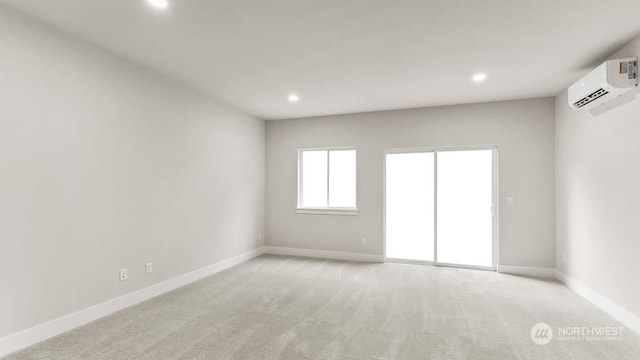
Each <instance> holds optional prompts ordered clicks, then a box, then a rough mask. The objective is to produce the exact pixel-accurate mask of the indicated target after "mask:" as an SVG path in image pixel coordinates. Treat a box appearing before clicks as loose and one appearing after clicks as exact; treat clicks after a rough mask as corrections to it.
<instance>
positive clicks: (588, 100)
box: [573, 88, 609, 109]
mask: <svg viewBox="0 0 640 360" xmlns="http://www.w3.org/2000/svg"><path fill="white" fill-rule="evenodd" d="M608 93H609V92H608V91H607V90H605V89H602V88H600V89H598V90H596V91H594V92H592V93H591V94H589V95H587V96H585V97H583V98H582V99H580V100H578V101H576V102H575V103H573V106H574V107H576V108H578V109H580V108H581V107H583V106H585V105H587V104H589V103H591V102H593V101H596V100H598V99H599V98H601V97H603V96H605V95H607V94H608Z"/></svg>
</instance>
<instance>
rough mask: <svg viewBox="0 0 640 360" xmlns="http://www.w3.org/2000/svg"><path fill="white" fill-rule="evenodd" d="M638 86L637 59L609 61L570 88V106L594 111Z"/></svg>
mask: <svg viewBox="0 0 640 360" xmlns="http://www.w3.org/2000/svg"><path fill="white" fill-rule="evenodd" d="M637 86H638V58H637V57H631V58H624V59H617V60H609V61H606V62H605V63H604V64H602V65H600V66H598V67H597V68H595V70H593V71H592V72H590V73H589V74H588V75H587V76H585V77H583V78H582V79H580V80H578V81H576V82H575V83H574V84H573V85H571V86H570V87H569V105H570V106H571V107H573V108H574V109H593V108H595V107H598V106H600V105H603V104H604V103H606V102H609V101H611V100H613V99H615V98H617V97H618V96H621V95H623V94H625V93H627V92H629V91H631V90H633V89H635V88H636V87H637Z"/></svg>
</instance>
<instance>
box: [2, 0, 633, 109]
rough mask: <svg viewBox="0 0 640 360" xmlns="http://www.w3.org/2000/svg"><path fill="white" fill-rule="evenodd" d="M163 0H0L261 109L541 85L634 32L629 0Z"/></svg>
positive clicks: (504, 95)
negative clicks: (157, 0)
mask: <svg viewBox="0 0 640 360" xmlns="http://www.w3.org/2000/svg"><path fill="white" fill-rule="evenodd" d="M169 1H170V2H171V5H170V9H169V10H168V11H166V12H159V11H157V10H154V9H152V8H150V7H148V6H147V4H146V0H101V1H98V0H0V2H3V3H6V4H9V5H10V6H13V7H15V8H18V9H21V10H23V11H24V12H26V13H29V14H32V15H34V16H35V17H38V18H40V19H41V20H44V21H45V22H49V23H51V24H54V25H56V26H58V27H61V28H63V29H65V30H66V31H68V32H71V33H73V34H75V35H77V36H79V37H82V38H84V39H87V40H90V41H91V42H94V43H96V44H98V45H100V46H102V47H105V48H107V49H110V50H112V51H114V52H116V53H118V54H120V55H122V56H124V57H127V58H130V59H133V60H135V61H137V62H139V63H142V64H145V65H147V66H149V67H151V68H153V69H155V70H157V71H160V72H162V73H165V74H167V75H170V76H172V77H175V78H178V79H180V80H182V81H184V82H187V83H189V84H191V85H193V86H195V87H197V88H199V89H201V90H202V91H204V92H206V93H208V94H210V95H212V96H214V97H216V98H218V99H221V100H222V101H224V102H227V103H230V104H232V105H235V106H236V107H238V108H240V109H242V110H244V111H246V112H248V113H251V114H253V115H256V116H258V117H261V118H264V119H282V118H294V117H306V116H313V115H328V114H338V113H352V112H364V111H375V110H387V109H398V108H410V107H421V106H434V105H446V104H462V103H474V102H485V101H495V100H506V99H518V98H530V97H542V96H551V95H555V94H557V93H558V92H560V91H561V90H562V89H563V88H565V87H566V86H568V85H569V84H570V83H572V82H573V81H575V80H576V79H577V78H578V77H580V76H581V75H582V74H583V73H585V72H586V71H588V70H589V69H590V68H591V67H593V66H594V65H596V64H597V63H598V62H600V61H601V60H604V57H605V56H606V55H608V54H609V53H611V52H612V51H614V50H615V49H616V48H617V47H619V46H621V45H622V44H624V43H625V42H626V41H629V40H631V38H632V37H633V36H635V35H637V34H638V33H639V32H640V21H638V20H639V18H640V16H639V14H640V1H638V0H607V1H602V0H581V1H578V0H533V1H524V0H484V1H480V0H315V1H313V0H253V1H241V0H215V1H214V0H169ZM478 71H483V72H486V73H487V74H488V75H489V78H488V80H487V81H486V83H485V84H482V85H475V84H472V83H471V81H470V77H471V75H472V74H473V73H475V72H478ZM292 92H296V93H299V94H300V96H301V100H300V102H299V103H297V104H289V103H288V101H287V95H288V94H289V93H292Z"/></svg>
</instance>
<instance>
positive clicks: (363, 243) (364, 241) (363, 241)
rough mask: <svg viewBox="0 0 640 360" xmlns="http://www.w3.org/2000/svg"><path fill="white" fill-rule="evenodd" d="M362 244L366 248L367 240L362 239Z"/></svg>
mask: <svg viewBox="0 0 640 360" xmlns="http://www.w3.org/2000/svg"><path fill="white" fill-rule="evenodd" d="M360 244H362V246H366V245H367V239H366V238H362V239H360Z"/></svg>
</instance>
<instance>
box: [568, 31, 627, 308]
mask: <svg viewBox="0 0 640 360" xmlns="http://www.w3.org/2000/svg"><path fill="white" fill-rule="evenodd" d="M626 56H640V38H637V39H636V40H634V41H633V42H631V43H630V44H628V45H627V46H625V47H624V48H623V49H621V50H620V51H618V52H617V53H616V54H613V55H612V56H611V58H618V57H626ZM629 100H630V101H627V102H625V103H623V104H621V105H618V106H616V107H613V108H611V109H609V110H608V111H606V112H603V113H600V114H599V115H597V116H594V115H592V114H591V113H590V112H588V111H575V110H572V109H570V108H569V106H568V105H567V93H566V91H565V92H563V93H561V94H560V95H558V96H557V97H556V121H557V123H556V149H557V150H556V151H557V155H556V186H557V193H556V197H557V200H556V201H557V220H556V221H557V233H556V237H557V257H556V259H557V268H558V270H559V271H561V272H563V273H565V274H566V275H568V276H569V277H571V278H573V279H575V280H577V281H579V282H581V283H582V284H584V285H586V286H588V287H590V288H592V289H593V290H595V291H596V292H598V293H600V294H602V295H604V296H606V297H607V298H609V299H610V300H612V301H613V302H615V303H617V304H618V305H620V306H622V307H624V308H626V309H627V310H629V311H631V312H633V313H635V314H636V315H638V316H640V279H639V274H640V206H639V204H640V96H638V91H636V92H635V93H634V94H632V96H630V97H629Z"/></svg>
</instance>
